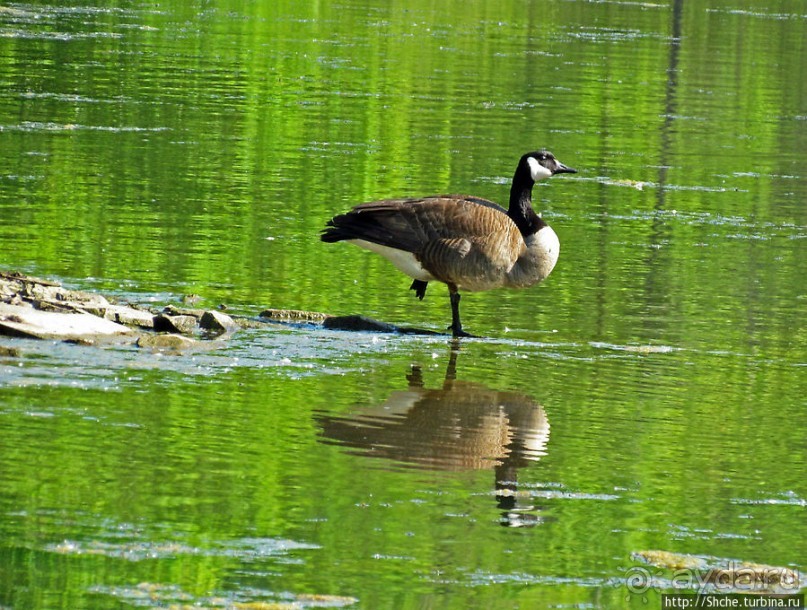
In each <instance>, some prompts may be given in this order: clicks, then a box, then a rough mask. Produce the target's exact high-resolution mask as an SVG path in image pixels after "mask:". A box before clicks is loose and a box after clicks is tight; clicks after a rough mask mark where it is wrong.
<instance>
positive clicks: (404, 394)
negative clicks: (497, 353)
mask: <svg viewBox="0 0 807 610" xmlns="http://www.w3.org/2000/svg"><path fill="white" fill-rule="evenodd" d="M456 365H457V349H452V350H451V355H450V359H449V363H448V367H447V369H446V375H445V381H444V382H443V386H442V387H441V388H438V389H428V388H426V387H424V385H423V377H422V373H421V369H420V367H419V366H417V365H413V366H412V369H411V371H410V373H409V374H408V375H407V380H408V381H409V387H408V389H407V390H404V391H398V392H393V393H392V394H391V395H390V396H389V398H388V399H387V400H386V401H385V402H384V403H382V404H380V405H378V406H377V407H373V408H367V409H362V410H361V411H360V412H358V413H354V414H352V415H348V416H344V417H336V416H330V415H320V416H318V417H317V423H318V424H319V425H320V427H321V428H322V436H323V437H324V438H325V441H324V442H326V443H328V442H330V443H333V444H337V445H340V446H343V447H349V448H350V449H351V453H353V454H355V455H361V456H365V457H375V458H386V459H389V460H394V461H396V462H399V463H402V464H404V465H406V466H409V467H413V468H422V469H430V470H447V471H462V470H483V469H491V470H493V471H494V472H495V480H496V483H495V488H496V496H497V502H498V506H499V508H500V509H501V510H502V511H503V519H502V524H503V525H505V526H510V527H515V526H522V527H523V526H530V525H536V524H537V523H539V522H540V521H541V519H540V517H539V515H538V510H537V508H536V507H534V506H532V505H530V504H523V502H527V503H529V501H530V500H531V498H530V497H529V496H525V495H524V494H519V493H518V479H517V474H518V470H519V469H520V468H523V467H525V466H527V465H529V464H530V463H532V462H536V461H538V460H539V459H541V457H543V456H544V455H546V445H547V442H548V441H549V421H548V420H547V417H546V412H545V411H544V409H543V407H542V406H541V405H539V404H538V403H536V402H535V401H534V400H533V399H532V398H530V397H529V396H526V395H524V394H519V393H516V392H502V391H498V390H493V389H491V388H488V387H487V386H485V385H482V384H480V383H471V382H465V381H459V380H457V379H456Z"/></svg>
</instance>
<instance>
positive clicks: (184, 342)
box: [136, 334, 198, 350]
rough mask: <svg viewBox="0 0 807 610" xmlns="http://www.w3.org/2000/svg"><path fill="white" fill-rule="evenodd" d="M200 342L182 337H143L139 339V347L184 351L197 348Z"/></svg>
mask: <svg viewBox="0 0 807 610" xmlns="http://www.w3.org/2000/svg"><path fill="white" fill-rule="evenodd" d="M197 343H198V341H195V340H194V339H191V338H189V337H183V336H182V335H175V334H169V335H141V336H140V337H138V339H137V343H136V345H137V347H150V348H152V349H170V350H183V349H187V348H189V347H194V346H196V345H197Z"/></svg>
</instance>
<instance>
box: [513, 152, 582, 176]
mask: <svg viewBox="0 0 807 610" xmlns="http://www.w3.org/2000/svg"><path fill="white" fill-rule="evenodd" d="M519 166H520V167H525V168H526V169H528V170H529V174H530V177H531V178H532V180H533V181H534V182H538V181H539V180H544V179H545V178H549V177H550V176H554V175H555V174H576V173H577V170H576V169H572V168H571V167H567V166H566V165H564V164H563V163H561V162H560V161H558V160H557V159H556V158H555V155H553V154H552V153H551V152H549V151H548V150H539V151H535V152H530V153H527V154H526V155H524V156H523V157H521V161H520V162H519Z"/></svg>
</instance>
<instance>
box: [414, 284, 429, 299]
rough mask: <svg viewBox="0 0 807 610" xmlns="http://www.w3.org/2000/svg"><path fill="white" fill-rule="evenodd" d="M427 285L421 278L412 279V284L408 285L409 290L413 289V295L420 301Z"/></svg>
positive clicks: (424, 294)
mask: <svg viewBox="0 0 807 610" xmlns="http://www.w3.org/2000/svg"><path fill="white" fill-rule="evenodd" d="M428 287H429V282H424V281H423V280H412V285H411V286H410V287H409V290H414V291H415V296H416V297H417V298H419V299H420V300H421V301H422V300H423V297H425V296H426V288H428Z"/></svg>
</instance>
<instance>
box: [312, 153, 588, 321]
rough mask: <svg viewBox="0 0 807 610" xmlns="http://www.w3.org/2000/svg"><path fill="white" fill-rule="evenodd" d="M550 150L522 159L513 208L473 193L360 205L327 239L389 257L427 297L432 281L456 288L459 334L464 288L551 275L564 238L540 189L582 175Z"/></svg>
mask: <svg viewBox="0 0 807 610" xmlns="http://www.w3.org/2000/svg"><path fill="white" fill-rule="evenodd" d="M576 171H577V170H574V169H572V168H570V167H566V166H565V165H563V163H560V162H559V161H558V160H557V159H555V156H554V155H553V154H552V153H550V152H548V151H537V152H530V153H527V154H525V155H523V156H522V157H521V159H520V160H519V162H518V166H517V167H516V172H515V174H514V175H513V184H512V186H511V187H510V208H509V209H507V210H505V209H504V208H502V207H501V206H499V205H497V204H495V203H493V202H492V201H488V200H487V199H481V198H479V197H469V196H467V195H435V196H431V197H421V198H417V199H386V200H383V201H372V202H370V203H362V204H360V205H357V206H355V207H354V208H353V209H352V210H350V211H349V212H347V213H346V214H340V215H339V216H335V217H334V218H332V219H331V220H329V221H328V222H327V225H326V227H325V229H323V230H322V235H321V236H320V238H321V239H322V241H324V242H329V243H331V242H337V241H348V242H350V243H353V244H356V245H357V246H360V247H362V248H366V249H367V250H370V251H371V252H375V253H377V254H380V255H381V256H383V257H385V258H386V259H388V260H389V261H390V262H391V263H392V264H393V265H395V267H397V268H398V269H399V270H400V271H403V272H404V273H405V274H406V275H408V276H409V277H411V278H413V279H414V281H413V282H412V285H411V287H410V288H411V289H412V290H414V291H415V294H416V295H417V296H418V298H420V299H423V297H424V296H425V294H426V287H427V285H428V282H430V281H432V280H436V281H439V282H443V283H444V284H446V285H447V286H448V291H449V297H450V301H451V326H450V327H449V328H450V329H451V332H452V333H453V335H454V336H455V337H469V336H471V335H469V334H468V333H466V332H465V331H463V330H462V324H461V323H460V311H459V305H460V293H459V291H460V290H467V291H469V292H476V291H479V290H490V289H492V288H501V287H507V288H526V287H528V286H532V285H533V284H537V283H538V282H540V281H541V280H543V279H544V278H546V277H547V276H548V275H549V274H550V272H551V271H552V268H553V267H554V266H555V263H556V262H557V260H558V253H559V250H560V242H559V241H558V236H557V235H556V234H555V232H554V231H553V230H552V228H551V227H550V226H549V225H548V224H546V223H545V222H544V221H543V219H542V218H541V217H540V216H539V215H538V214H536V213H535V210H533V209H532V187H533V185H534V184H535V183H536V182H537V181H538V180H543V179H545V178H549V177H550V176H553V175H554V174H562V173H576Z"/></svg>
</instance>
